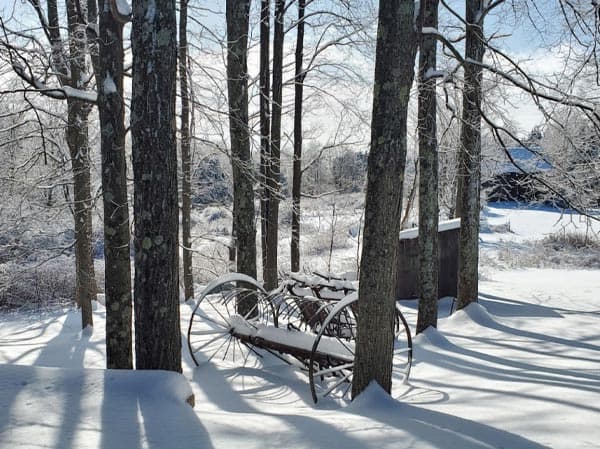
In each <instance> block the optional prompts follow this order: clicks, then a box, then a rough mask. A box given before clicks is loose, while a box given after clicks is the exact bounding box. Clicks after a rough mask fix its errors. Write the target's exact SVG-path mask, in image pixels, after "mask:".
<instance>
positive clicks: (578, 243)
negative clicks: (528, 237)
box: [542, 232, 600, 251]
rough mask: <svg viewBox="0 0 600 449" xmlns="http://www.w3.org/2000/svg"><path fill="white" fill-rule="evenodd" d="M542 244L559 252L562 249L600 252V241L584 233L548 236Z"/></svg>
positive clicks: (561, 233)
mask: <svg viewBox="0 0 600 449" xmlns="http://www.w3.org/2000/svg"><path fill="white" fill-rule="evenodd" d="M542 243H543V244H544V245H545V246H551V247H552V248H554V249H555V250H557V251H558V250H561V249H595V250H600V239H599V238H598V237H597V236H596V235H593V234H591V233H588V234H586V233H583V232H557V233H554V234H550V235H548V236H546V237H545V238H544V239H543V240H542Z"/></svg>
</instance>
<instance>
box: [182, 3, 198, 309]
mask: <svg viewBox="0 0 600 449" xmlns="http://www.w3.org/2000/svg"><path fill="white" fill-rule="evenodd" d="M188 1H189V0H179V91H180V96H181V240H182V242H181V246H182V247H183V252H182V254H183V257H182V262H183V290H184V297H185V299H186V301H187V300H189V299H192V298H193V297H194V273H193V263H192V255H193V252H192V180H191V178H192V156H191V137H190V92H189V85H188V84H189V83H188V42H187V20H188Z"/></svg>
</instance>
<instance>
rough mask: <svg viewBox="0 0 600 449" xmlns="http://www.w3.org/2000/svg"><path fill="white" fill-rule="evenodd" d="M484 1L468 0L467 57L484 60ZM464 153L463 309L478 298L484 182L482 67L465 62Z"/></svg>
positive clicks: (460, 261) (460, 288) (460, 290)
mask: <svg viewBox="0 0 600 449" xmlns="http://www.w3.org/2000/svg"><path fill="white" fill-rule="evenodd" d="M483 3H485V2H484V0H466V20H467V35H466V41H465V59H466V60H473V61H478V62H481V61H482V60H483V53H484V36H483V16H482V15H481V13H480V11H481V10H482V9H483ZM464 71H465V74H464V76H465V81H464V92H463V117H462V127H461V139H460V141H461V154H460V169H459V185H460V188H459V194H460V201H459V202H457V210H459V211H460V218H461V225H460V243H459V258H458V298H457V299H458V305H457V307H458V308H459V309H461V308H463V307H465V306H467V305H469V304H470V303H472V302H476V301H477V299H478V281H479V276H478V267H479V203H480V199H479V191H480V184H481V99H482V90H481V77H482V69H481V67H480V66H478V65H475V64H465V66H464Z"/></svg>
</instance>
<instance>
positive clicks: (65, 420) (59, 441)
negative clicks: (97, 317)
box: [34, 312, 91, 449]
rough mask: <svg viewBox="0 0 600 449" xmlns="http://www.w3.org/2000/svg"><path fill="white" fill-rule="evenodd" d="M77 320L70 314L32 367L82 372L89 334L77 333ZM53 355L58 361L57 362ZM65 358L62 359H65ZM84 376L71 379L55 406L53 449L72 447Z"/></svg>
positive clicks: (78, 321)
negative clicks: (57, 418) (58, 414)
mask: <svg viewBox="0 0 600 449" xmlns="http://www.w3.org/2000/svg"><path fill="white" fill-rule="evenodd" d="M78 329H81V317H80V315H79V314H78V313H75V312H70V313H67V316H66V317H65V322H64V323H63V326H62V328H61V330H60V332H59V333H58V334H57V335H56V337H54V338H53V339H52V340H50V341H49V342H48V343H47V344H46V345H45V346H44V347H43V349H42V351H41V352H40V355H39V356H38V358H37V360H36V361H35V363H34V365H37V366H48V367H61V368H83V359H84V356H85V351H86V349H87V348H88V346H89V340H90V337H91V334H90V333H87V332H79V331H78ZM57 353H58V354H60V356H61V357H58V358H57ZM65 356H66V357H65ZM84 381H85V376H84V375H82V376H73V379H72V381H71V382H70V385H69V386H65V389H66V390H65V391H64V392H63V394H62V397H63V398H64V399H63V403H62V404H61V405H59V404H57V408H56V410H57V411H59V410H60V412H61V413H62V419H61V426H60V429H59V430H58V432H57V435H56V442H55V444H54V446H53V447H57V448H58V447H59V448H61V449H69V448H72V447H74V446H73V443H74V441H73V438H74V436H75V432H76V429H77V427H78V425H79V424H80V420H81V400H82V394H83V384H84Z"/></svg>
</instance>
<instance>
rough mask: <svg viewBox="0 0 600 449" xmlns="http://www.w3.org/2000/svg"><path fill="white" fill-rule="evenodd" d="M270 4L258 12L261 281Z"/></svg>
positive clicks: (268, 124)
mask: <svg viewBox="0 0 600 449" xmlns="http://www.w3.org/2000/svg"><path fill="white" fill-rule="evenodd" d="M270 3H271V0H261V4H260V7H261V10H260V68H259V72H260V75H259V78H260V79H259V84H260V86H259V92H260V101H259V108H260V110H259V114H260V184H261V187H262V188H261V196H260V243H261V260H262V269H263V280H264V279H266V276H265V272H266V269H267V217H268V215H269V214H268V206H269V201H268V198H269V189H268V187H267V172H268V171H269V161H270V159H271V118H270V109H271V108H270V104H271V82H270V76H269V75H270V72H269V66H270V56H269V54H270V48H269V46H270V9H271V8H270Z"/></svg>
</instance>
